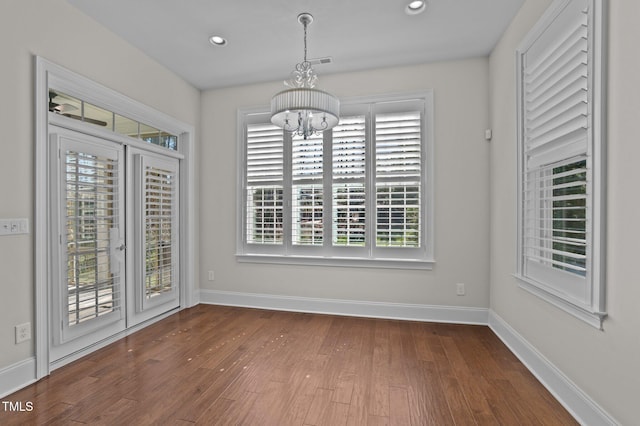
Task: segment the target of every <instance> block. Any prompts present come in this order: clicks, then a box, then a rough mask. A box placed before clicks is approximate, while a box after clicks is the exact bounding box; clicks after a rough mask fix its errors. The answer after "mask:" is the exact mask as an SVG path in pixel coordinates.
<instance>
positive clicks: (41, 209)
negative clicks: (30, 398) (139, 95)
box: [33, 56, 197, 380]
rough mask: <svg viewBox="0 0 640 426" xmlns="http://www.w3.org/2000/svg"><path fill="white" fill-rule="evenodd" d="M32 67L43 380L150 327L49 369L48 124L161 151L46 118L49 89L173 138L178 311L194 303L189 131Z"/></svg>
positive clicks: (98, 88) (38, 340) (45, 66)
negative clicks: (176, 161) (176, 182)
mask: <svg viewBox="0 0 640 426" xmlns="http://www.w3.org/2000/svg"><path fill="white" fill-rule="evenodd" d="M34 62H35V70H36V72H35V91H34V92H35V93H34V95H35V99H34V104H35V160H34V164H35V200H34V212H33V217H34V219H33V229H34V283H35V288H34V299H35V300H34V302H35V303H34V308H35V313H34V325H35V333H34V334H35V339H34V340H35V376H36V377H35V378H36V380H38V379H40V378H42V377H45V376H47V375H48V374H49V373H50V372H51V371H52V370H53V369H55V368H57V367H60V366H62V365H64V363H68V362H71V361H73V360H75V359H77V358H80V357H81V356H84V355H86V354H87V353H89V352H91V351H93V350H96V349H98V348H99V347H102V346H105V345H107V344H109V343H111V342H113V341H115V340H117V339H119V338H121V337H123V336H125V335H127V334H130V333H132V332H134V331H136V330H138V329H140V328H142V327H145V326H146V325H148V324H149V323H150V322H153V321H155V320H157V319H160V318H162V317H159V318H155V319H153V320H150V321H149V322H147V323H142V324H140V325H139V326H137V327H132V328H129V329H126V330H125V331H124V332H122V333H118V334H116V335H114V336H112V337H111V338H108V339H106V340H103V341H101V342H100V343H98V344H96V345H93V346H91V347H89V348H87V349H86V350H85V351H80V352H78V353H76V354H75V355H73V356H70V357H67V358H65V359H64V362H62V363H58V364H56V365H53V366H52V364H51V363H50V359H49V344H50V339H51V335H50V331H49V325H48V323H49V318H50V313H49V307H48V305H49V297H50V295H49V288H50V279H51V276H52V274H51V272H52V265H51V261H50V259H51V241H50V238H51V237H50V234H51V227H52V224H51V218H50V215H49V214H48V212H49V211H50V210H49V207H50V200H49V184H48V179H49V176H50V164H49V156H50V150H49V148H50V147H49V123H52V124H55V125H57V126H60V127H65V128H68V129H70V130H74V131H78V132H81V133H86V134H89V135H92V136H97V137H99V138H104V139H111V140H114V139H115V140H116V141H118V140H121V141H122V142H123V143H126V144H129V145H132V146H139V147H141V148H143V149H147V150H151V151H153V150H156V149H157V150H159V152H163V153H166V152H167V150H166V149H163V148H160V147H155V146H150V145H149V144H146V143H144V142H142V141H136V140H133V139H132V138H128V137H126V136H121V135H117V134H115V133H113V132H110V131H105V130H103V129H101V128H98V127H96V126H92V125H90V124H86V123H82V122H76V121H74V120H71V119H68V118H66V117H58V116H54V115H53V114H50V113H49V88H55V89H58V90H61V91H63V92H65V93H68V94H71V95H74V96H77V97H78V98H80V99H82V100H85V101H87V102H90V103H92V104H95V105H98V106H103V107H105V106H108V108H109V109H110V110H111V111H114V112H117V113H118V114H121V115H124V116H127V117H129V118H131V119H133V120H137V121H140V122H144V123H145V124H148V125H151V126H154V127H156V128H159V129H162V130H165V131H168V132H171V133H172V134H175V135H179V140H178V148H179V151H178V152H177V153H176V154H177V156H179V158H180V194H181V197H180V208H179V215H180V218H181V219H180V224H179V232H180V235H181V239H180V243H179V244H180V248H179V251H180V260H179V264H180V283H181V286H180V308H179V309H185V308H188V307H191V306H193V305H195V304H196V303H197V293H196V286H195V272H196V268H195V260H194V259H195V257H196V256H195V254H196V239H195V223H196V220H195V219H196V209H195V200H196V198H195V167H194V162H195V137H194V136H195V128H194V127H193V126H192V125H189V124H186V123H183V122H181V121H179V120H177V119H175V118H173V117H171V116H169V115H167V114H165V113H162V112H160V111H158V110H155V109H154V108H151V107H149V106H147V105H144V104H142V103H140V102H138V101H135V100H133V99H131V98H129V97H127V96H125V95H123V94H120V93H118V92H116V91H114V90H111V89H109V88H107V87H104V86H102V85H100V84H98V83H96V82H94V81H92V80H90V79H88V78H86V77H84V76H82V75H79V74H77V73H75V72H72V71H70V70H68V69H66V68H63V67H61V66H59V65H57V64H55V63H53V62H50V61H48V60H46V59H44V58H42V57H39V56H34Z"/></svg>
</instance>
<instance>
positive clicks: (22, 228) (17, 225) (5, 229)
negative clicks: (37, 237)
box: [0, 218, 29, 235]
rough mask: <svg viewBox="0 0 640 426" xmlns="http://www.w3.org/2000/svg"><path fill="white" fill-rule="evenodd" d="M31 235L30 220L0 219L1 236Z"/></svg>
mask: <svg viewBox="0 0 640 426" xmlns="http://www.w3.org/2000/svg"><path fill="white" fill-rule="evenodd" d="M28 233H29V219H26V218H24V219H0V235H19V234H28Z"/></svg>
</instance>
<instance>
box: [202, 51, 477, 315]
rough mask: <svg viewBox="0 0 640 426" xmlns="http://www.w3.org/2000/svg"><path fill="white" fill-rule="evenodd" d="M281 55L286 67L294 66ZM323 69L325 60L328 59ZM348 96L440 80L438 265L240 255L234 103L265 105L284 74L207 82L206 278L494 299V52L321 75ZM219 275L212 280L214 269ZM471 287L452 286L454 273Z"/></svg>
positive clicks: (415, 298) (219, 284) (373, 297)
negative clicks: (356, 264) (339, 263)
mask: <svg viewBox="0 0 640 426" xmlns="http://www.w3.org/2000/svg"><path fill="white" fill-rule="evenodd" d="M293 65H294V64H283V67H284V68H283V72H284V74H285V75H284V76H283V77H286V73H287V72H288V67H289V66H293ZM325 70H326V68H325ZM317 71H318V72H319V74H320V87H321V88H323V89H325V90H327V91H329V92H332V93H333V94H335V95H336V96H339V97H341V98H345V97H352V96H364V95H374V94H380V93H397V92H407V91H421V90H425V89H433V90H434V103H435V126H434V127H435V146H434V147H435V161H434V163H435V168H436V171H435V175H436V177H435V232H436V237H435V238H436V240H435V258H436V265H435V267H434V269H433V270H432V271H408V270H391V269H370V268H343V267H312V266H285V265H263V264H247V263H237V262H236V259H235V256H234V254H235V245H236V226H235V225H236V221H237V220H238V219H237V218H238V217H239V212H237V211H236V171H237V158H236V145H237V143H238V140H237V135H236V111H237V109H238V107H250V106H260V105H268V103H269V101H270V99H271V96H272V95H273V94H275V93H276V92H277V91H279V90H282V88H283V86H282V83H281V82H278V83H270V84H258V85H251V86H243V87H235V88H228V89H221V90H212V91H207V92H204V93H203V95H202V120H201V121H202V128H201V135H202V150H201V165H202V169H201V179H202V186H201V192H200V203H201V212H200V213H201V221H200V238H201V239H200V250H201V254H200V256H201V257H200V265H201V266H200V268H201V270H200V276H201V281H200V287H201V289H203V290H222V291H232V292H242V293H259V294H269V295H283V296H295V297H313V298H327V299H344V300H350V301H374V302H391V303H409V304H423V305H445V306H450V305H457V306H467V307H479V308H488V303H489V287H488V285H489V280H488V278H489V271H488V265H489V257H488V238H489V230H488V223H489V216H488V215H489V210H488V208H489V204H488V201H489V200H488V183H489V168H488V160H489V157H488V154H489V145H488V143H487V142H486V141H485V140H484V130H485V129H486V128H487V125H488V111H487V105H488V60H487V58H481V59H470V60H465V61H456V62H446V63H437V64H426V65H419V66H411V67H402V68H389V69H380V70H372V71H366V72H357V73H348V74H339V75H324V74H323V68H322V67H321V66H319V67H318V69H317ZM208 270H213V271H215V280H214V281H207V271H208ZM458 282H462V283H466V284H467V296H464V297H460V296H456V295H455V283H458Z"/></svg>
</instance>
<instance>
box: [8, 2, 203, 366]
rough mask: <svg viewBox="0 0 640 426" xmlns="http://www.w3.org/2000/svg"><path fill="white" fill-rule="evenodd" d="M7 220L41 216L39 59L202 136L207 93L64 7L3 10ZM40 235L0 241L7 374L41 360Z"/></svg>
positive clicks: (13, 5) (21, 5) (27, 5)
mask: <svg viewBox="0 0 640 426" xmlns="http://www.w3.org/2000/svg"><path fill="white" fill-rule="evenodd" d="M0 55H1V57H2V63H1V66H0V94H1V98H0V99H1V102H0V105H1V106H0V128H1V129H2V141H1V142H0V146H1V148H2V153H1V154H0V200H2V201H1V203H0V218H16V217H26V218H29V223H30V226H33V209H34V187H33V185H34V173H35V172H34V169H33V162H34V132H33V126H34V102H33V96H34V74H35V67H34V59H33V55H40V56H43V57H45V58H46V59H49V60H51V61H53V62H55V63H57V64H59V65H62V66H63V67H66V68H68V69H70V70H72V71H75V72H77V73H79V74H82V75H84V76H86V77H89V78H91V79H93V80H94V81H97V82H98V83H101V84H103V85H105V86H107V87H109V88H112V89H114V90H116V91H118V92H120V93H123V94H126V95H127V96H129V97H131V98H133V99H135V100H137V101H140V102H142V103H145V104H147V105H149V106H151V107H154V108H156V109H158V110H160V111H162V112H164V113H166V114H169V115H171V116H173V117H175V118H177V119H179V120H181V121H183V122H185V123H188V124H191V125H193V126H195V127H196V128H197V126H198V124H199V123H198V119H199V114H198V111H199V107H200V105H199V101H200V93H199V91H197V90H196V89H194V88H193V87H191V86H190V85H188V84H187V83H186V82H184V81H183V80H182V79H180V78H178V77H176V76H175V75H173V74H172V73H170V72H169V71H168V70H166V69H164V68H162V67H161V66H160V65H158V64H157V63H155V62H154V61H152V60H151V59H150V58H148V57H147V56H145V55H144V54H143V53H142V52H140V51H139V50H137V49H135V48H133V47H132V46H131V45H129V44H127V43H126V42H124V41H123V40H122V39H120V38H118V37H116V36H115V35H113V34H112V33H110V32H108V31H107V30H106V29H104V28H103V27H101V26H100V25H98V24H97V23H96V22H95V21H93V20H92V19H90V18H88V17H86V16H85V15H83V14H82V13H80V12H78V11H77V10H76V9H74V8H73V7H71V6H70V5H69V4H68V3H67V2H66V1H64V0H4V1H2V2H0ZM33 262H34V260H33V234H29V235H19V236H2V237H0V289H1V290H0V291H1V297H0V369H2V368H3V367H6V366H8V365H11V364H13V363H16V362H18V361H22V360H24V359H26V358H28V357H31V356H33V355H34V349H33V344H32V342H33V341H31V342H25V343H21V344H18V345H16V344H15V343H14V328H13V327H14V325H16V324H21V323H25V322H31V323H32V324H33V321H34V313H33V305H34V299H33V289H34V278H33V268H34V263H33Z"/></svg>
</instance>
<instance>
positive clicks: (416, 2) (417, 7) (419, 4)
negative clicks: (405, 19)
mask: <svg viewBox="0 0 640 426" xmlns="http://www.w3.org/2000/svg"><path fill="white" fill-rule="evenodd" d="M426 8H427V2H426V0H413V1H412V2H409V4H408V5H407V7H406V8H405V9H404V11H405V12H406V13H407V15H417V14H418V13H422V12H424V10H425V9H426Z"/></svg>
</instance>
